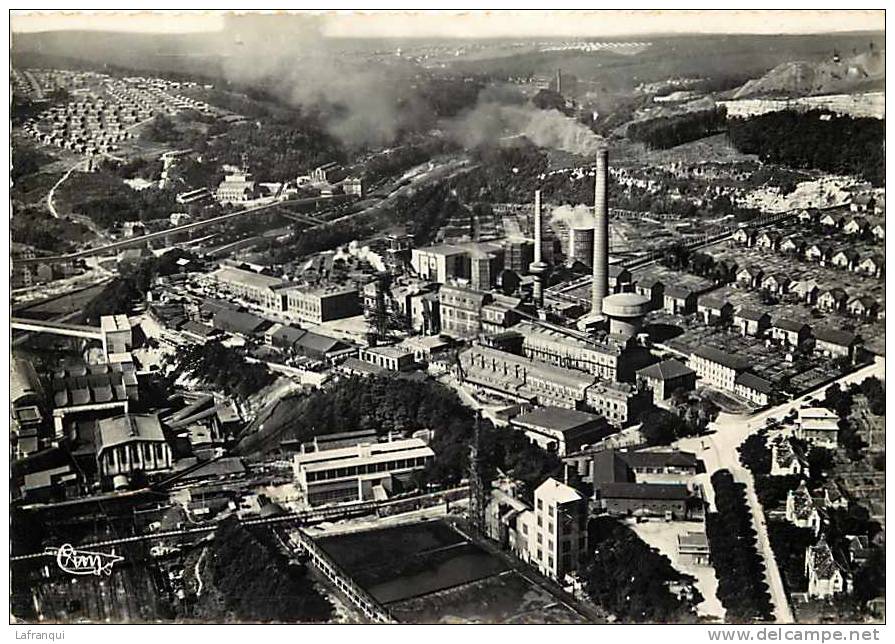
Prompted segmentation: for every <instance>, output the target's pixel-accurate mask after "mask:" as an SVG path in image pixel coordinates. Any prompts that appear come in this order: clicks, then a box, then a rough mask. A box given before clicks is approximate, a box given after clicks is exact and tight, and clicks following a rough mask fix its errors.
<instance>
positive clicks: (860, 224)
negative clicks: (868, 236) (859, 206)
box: [842, 217, 870, 235]
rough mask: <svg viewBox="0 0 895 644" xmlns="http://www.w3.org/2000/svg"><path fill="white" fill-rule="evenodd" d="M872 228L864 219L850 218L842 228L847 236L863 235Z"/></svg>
mask: <svg viewBox="0 0 895 644" xmlns="http://www.w3.org/2000/svg"><path fill="white" fill-rule="evenodd" d="M869 227H870V224H869V223H868V222H867V220H866V219H864V218H863V217H850V218H849V219H848V221H846V222H845V225H844V226H843V227H842V232H844V233H845V234H846V235H863V234H864V232H865V231H866V230H867V229H868V228H869Z"/></svg>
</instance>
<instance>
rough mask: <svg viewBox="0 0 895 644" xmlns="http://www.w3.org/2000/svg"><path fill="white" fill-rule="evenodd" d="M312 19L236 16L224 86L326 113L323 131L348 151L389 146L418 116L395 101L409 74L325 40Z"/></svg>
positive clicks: (398, 64)
mask: <svg viewBox="0 0 895 644" xmlns="http://www.w3.org/2000/svg"><path fill="white" fill-rule="evenodd" d="M321 26H322V20H321V19H320V18H319V17H316V16H257V15H256V16H234V17H232V18H230V19H229V20H228V23H227V25H226V26H225V29H224V31H223V34H224V36H223V39H224V43H223V46H224V51H225V56H224V60H223V62H222V72H223V75H224V77H225V78H227V80H229V81H231V82H234V83H240V84H253V85H261V86H263V87H265V88H266V89H268V90H269V91H271V92H273V93H274V94H276V95H278V96H280V97H281V98H282V99H284V100H285V101H287V102H288V103H289V104H292V105H296V106H302V107H309V108H317V107H324V108H326V109H325V110H322V111H323V112H325V114H326V115H327V117H328V122H327V125H328V129H329V130H330V132H331V133H332V134H333V135H335V136H337V137H338V138H339V139H341V140H342V141H344V142H345V143H348V144H350V145H368V144H385V143H388V142H390V141H391V140H392V139H393V138H394V136H395V134H396V133H397V132H398V130H399V129H400V128H401V127H402V126H403V125H406V124H407V122H408V120H411V119H416V118H419V117H420V114H421V112H420V110H419V109H418V106H416V105H415V104H414V103H413V102H412V101H411V102H409V103H408V102H407V101H399V99H398V95H399V91H398V88H400V87H406V86H407V85H408V84H409V83H410V81H411V79H412V76H413V73H414V70H413V68H412V67H411V66H410V65H408V64H406V63H403V62H402V61H400V60H397V59H396V60H394V61H388V62H387V64H374V63H371V62H370V61H369V59H368V58H366V57H364V56H353V55H351V52H347V51H346V44H345V43H343V42H339V41H334V40H332V39H327V38H325V37H324V36H323V35H322V32H321Z"/></svg>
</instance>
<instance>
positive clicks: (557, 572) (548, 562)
mask: <svg viewBox="0 0 895 644" xmlns="http://www.w3.org/2000/svg"><path fill="white" fill-rule="evenodd" d="M534 502H535V506H534V510H533V512H532V513H531V514H530V515H529V517H528V519H529V520H530V521H531V524H530V525H529V524H528V523H527V522H526V528H527V530H526V531H527V532H528V535H527V536H528V539H527V543H528V549H529V562H530V563H531V564H533V565H534V566H535V567H536V568H538V570H540V572H541V574H543V575H545V576H547V577H549V578H550V579H553V580H556V581H560V582H562V581H564V580H565V577H566V575H567V574H568V573H570V572H573V571H575V570H577V569H578V567H579V565H581V564H582V563H583V560H584V557H586V555H587V500H586V499H585V498H584V497H583V496H582V495H581V494H580V493H579V492H578V491H577V490H575V489H574V488H572V487H569V486H568V485H565V484H564V483H560V482H559V481H557V480H556V479H553V478H548V479H547V480H546V481H544V482H543V483H541V485H539V486H538V488H537V489H536V490H535V493H534Z"/></svg>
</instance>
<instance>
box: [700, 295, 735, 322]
mask: <svg viewBox="0 0 895 644" xmlns="http://www.w3.org/2000/svg"><path fill="white" fill-rule="evenodd" d="M696 311H697V312H698V313H699V314H700V315H701V316H702V319H703V321H704V322H705V323H706V324H709V323H711V322H712V321H714V320H727V319H730V317H731V315H732V314H733V304H731V303H730V302H729V301H728V300H727V299H725V298H723V297H721V296H719V295H712V294H711V293H706V294H703V295H700V296H699V300H698V301H697V303H696Z"/></svg>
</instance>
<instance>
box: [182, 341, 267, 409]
mask: <svg viewBox="0 0 895 644" xmlns="http://www.w3.org/2000/svg"><path fill="white" fill-rule="evenodd" d="M178 368H179V369H180V370H181V371H182V372H184V373H187V374H189V375H190V376H192V377H194V378H198V379H199V380H201V381H202V382H205V383H207V384H209V385H213V386H214V387H216V388H217V389H219V390H220V391H223V392H224V393H226V394H227V395H230V396H237V397H239V398H241V399H243V400H245V399H246V398H248V397H249V396H251V395H253V394H256V393H258V392H259V391H261V390H262V389H263V388H264V387H266V386H267V385H269V384H271V383H272V382H273V381H274V380H275V379H276V378H275V377H274V376H273V375H272V374H271V373H270V371H268V370H267V367H266V366H264V365H263V364H261V363H259V362H249V361H248V360H246V358H245V354H244V353H243V352H242V351H241V350H239V349H235V348H229V347H225V346H224V345H223V344H221V343H220V342H206V343H205V344H197V345H193V346H191V347H190V348H189V349H187V350H186V352H184V353H183V354H182V355H180V356H179V361H178Z"/></svg>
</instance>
